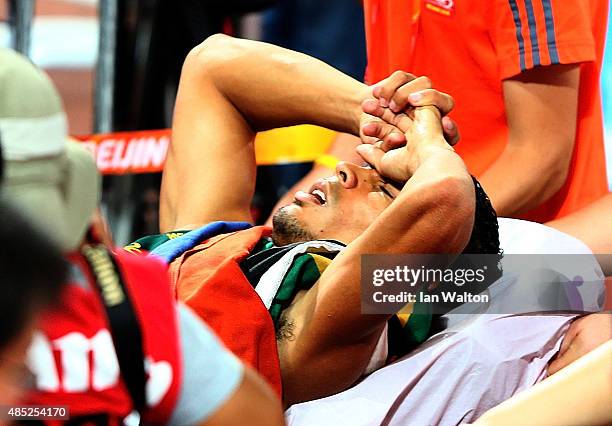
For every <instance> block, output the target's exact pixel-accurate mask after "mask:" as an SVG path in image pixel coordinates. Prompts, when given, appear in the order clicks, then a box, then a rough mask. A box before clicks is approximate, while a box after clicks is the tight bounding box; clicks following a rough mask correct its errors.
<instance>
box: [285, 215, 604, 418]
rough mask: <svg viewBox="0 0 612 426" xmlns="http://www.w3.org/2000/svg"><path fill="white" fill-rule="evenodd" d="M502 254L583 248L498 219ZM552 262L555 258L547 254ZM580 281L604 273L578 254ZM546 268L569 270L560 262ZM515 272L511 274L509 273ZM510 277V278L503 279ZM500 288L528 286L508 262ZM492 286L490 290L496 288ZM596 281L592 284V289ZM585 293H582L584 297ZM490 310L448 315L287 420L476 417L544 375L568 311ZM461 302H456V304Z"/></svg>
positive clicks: (558, 236)
mask: <svg viewBox="0 0 612 426" xmlns="http://www.w3.org/2000/svg"><path fill="white" fill-rule="evenodd" d="M500 241H501V244H502V248H503V249H504V253H505V254H517V253H530V254H583V255H589V254H591V252H590V251H589V249H588V248H587V247H586V246H585V245H584V244H583V243H582V242H580V241H578V240H576V239H574V238H572V237H569V236H567V235H565V234H563V233H561V232H558V231H556V230H554V229H551V228H548V227H546V226H543V225H539V224H535V223H531V222H525V221H520V220H515V219H500ZM552 259H553V260H552V263H555V262H554V258H552ZM583 259H585V260H583V262H584V263H585V264H584V265H582V267H581V272H583V276H584V278H585V280H589V281H596V280H601V282H602V285H601V286H600V287H598V290H597V291H598V292H599V293H601V292H603V274H602V273H601V269H600V268H599V265H598V264H597V262H596V260H595V259H594V258H593V257H592V256H583ZM546 267H547V268H548V269H549V270H551V271H554V273H558V274H560V276H561V275H566V274H570V273H571V272H572V271H566V270H565V269H566V265H565V264H564V263H563V262H556V263H555V264H548V265H546ZM513 274H514V275H513ZM508 277H510V278H508ZM504 278H505V282H503V283H502V284H500V286H503V288H504V289H505V288H510V289H514V288H520V287H521V286H525V285H528V284H529V283H528V282H525V281H528V280H522V279H521V276H520V274H519V273H517V272H516V271H512V265H505V264H504V277H502V279H501V280H500V281H504ZM496 284H498V283H495V284H493V286H491V292H492V294H494V293H495V291H496V289H495V288H494V286H495V285H496ZM592 288H593V287H592V286H591V289H592ZM583 297H584V295H583ZM587 299H589V300H591V301H592V303H590V305H589V304H588V303H587V304H585V309H586V310H599V308H600V306H598V300H602V298H601V297H600V294H592V295H590V297H589V295H587ZM491 305H492V306H491V309H490V310H486V311H481V312H479V313H476V314H474V313H472V314H469V315H464V314H457V313H456V312H459V311H460V309H458V310H455V311H453V312H451V313H450V314H448V315H447V317H448V319H449V323H448V328H447V329H446V330H444V331H443V332H441V333H438V334H436V335H435V336H432V337H431V338H430V339H429V340H428V341H427V342H425V343H424V344H423V345H421V346H420V347H419V348H417V349H416V350H415V351H413V352H411V353H409V354H408V355H406V356H405V357H403V358H402V359H401V360H400V361H398V362H396V363H394V364H391V365H389V366H387V367H385V368H383V369H381V370H378V371H376V372H374V373H373V374H371V375H369V376H367V377H366V378H365V379H364V380H363V381H361V382H360V383H358V384H357V385H355V386H354V387H352V388H350V389H348V390H346V391H344V392H341V393H339V394H336V395H332V396H329V397H326V398H322V399H319V400H315V401H310V402H306V403H301V404H296V405H294V406H292V407H290V408H289V410H287V412H286V419H287V423H288V424H289V425H292V426H302V425H308V426H310V425H317V426H319V425H322V426H323V425H347V426H358V425H378V424H389V425H418V426H422V425H456V424H460V423H469V422H472V421H474V420H476V419H477V418H478V417H479V416H480V415H482V414H483V413H484V412H485V411H487V410H488V409H490V408H492V407H494V406H495V405H497V404H499V403H500V402H502V401H504V400H506V399H508V398H510V397H511V396H513V395H514V394H516V393H517V392H519V391H521V390H523V389H526V388H529V387H531V386H533V385H534V384H535V383H537V382H538V381H540V380H542V379H543V378H544V377H545V374H546V366H547V363H548V362H549V360H550V359H551V358H552V357H553V356H554V355H555V354H556V352H557V351H558V348H559V346H560V345H561V341H562V338H563V336H564V334H565V332H566V331H567V328H568V327H569V323H570V321H571V319H572V317H573V316H572V315H562V314H556V315H551V314H548V315H537V316H533V315H508V314H506V315H502V314H491V313H489V314H486V315H485V313H487V311H488V312H500V311H498V310H497V311H496V310H495V309H496V307H494V306H493V305H495V298H492V303H491ZM460 308H461V307H460Z"/></svg>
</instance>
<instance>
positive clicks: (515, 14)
mask: <svg viewBox="0 0 612 426" xmlns="http://www.w3.org/2000/svg"><path fill="white" fill-rule="evenodd" d="M508 1H509V3H510V9H512V16H513V18H514V26H515V27H516V41H517V42H518V47H519V63H520V66H521V71H525V70H526V67H525V40H523V34H522V30H523V24H522V23H521V15H520V14H519V10H518V6H517V5H516V0H508Z"/></svg>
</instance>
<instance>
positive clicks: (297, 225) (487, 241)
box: [128, 36, 499, 405]
mask: <svg viewBox="0 0 612 426" xmlns="http://www.w3.org/2000/svg"><path fill="white" fill-rule="evenodd" d="M417 91H418V92H419V93H420V94H421V95H422V96H421V100H420V101H418V102H413V103H412V106H414V107H415V109H414V112H413V114H411V117H412V118H411V117H409V116H407V115H405V114H400V115H398V116H391V115H390V114H391V113H390V111H389V110H388V109H386V108H382V107H381V106H380V105H379V102H378V101H376V100H375V99H374V97H377V98H381V97H384V98H387V99H389V96H391V95H393V94H395V95H397V96H400V97H404V98H406V97H407V95H408V94H410V93H412V92H417ZM362 106H363V110H365V111H367V112H369V113H371V114H374V115H375V116H377V117H381V118H382V119H384V120H385V121H383V120H381V119H377V118H376V117H374V116H372V115H367V114H364V113H363V110H362ZM451 108H452V99H451V98H450V97H449V96H447V95H445V94H442V93H439V92H437V91H435V90H433V89H431V85H430V82H429V81H428V80H427V79H425V78H419V79H414V80H413V79H412V77H410V76H409V75H407V74H405V73H394V74H393V75H392V76H391V77H389V78H388V79H387V80H385V81H384V82H382V83H381V84H379V85H378V86H377V88H373V87H367V86H365V85H363V84H361V83H359V82H357V81H355V80H353V79H351V78H350V77H348V76H345V75H343V74H342V73H340V72H338V71H336V70H334V69H333V68H331V67H329V66H327V65H326V64H324V63H322V62H320V61H317V60H315V59H313V58H310V57H308V56H305V55H302V54H299V53H296V52H292V51H288V50H285V49H281V48H278V47H275V46H271V45H267V44H263V43H258V42H252V41H245V40H237V39H232V38H229V37H225V36H213V37H211V38H209V39H208V40H206V41H205V42H204V43H202V44H201V45H200V46H198V47H196V48H195V49H194V50H193V51H192V52H191V53H190V54H189V56H188V57H187V59H186V61H185V64H184V66H183V72H182V76H181V82H180V86H179V92H178V96H177V100H176V106H175V116H174V123H173V141H172V145H171V148H170V152H169V155H168V159H167V163H166V168H165V170H164V176H163V183H162V193H161V208H160V227H161V229H162V231H163V232H165V234H162V235H157V236H151V237H145V238H143V239H141V240H138V241H137V242H136V243H133V244H132V245H130V246H129V247H128V249H130V250H133V251H138V250H140V249H147V250H152V251H153V253H154V254H157V255H159V256H161V257H163V258H164V259H165V260H166V261H168V262H169V263H170V275H171V279H172V282H173V286H174V288H173V290H174V291H175V294H176V296H177V297H178V298H179V299H181V300H183V301H185V303H187V304H189V305H190V306H191V307H192V308H193V309H194V310H195V311H196V312H197V313H198V314H199V315H201V316H202V318H203V319H204V320H206V321H207V322H208V323H209V325H210V326H211V327H212V328H213V329H214V330H215V331H216V332H217V333H218V334H219V336H220V337H221V339H222V340H223V341H224V343H225V344H226V345H227V346H228V347H229V348H230V349H232V350H233V351H234V352H235V353H236V354H237V355H239V356H240V357H241V358H242V359H243V360H244V361H245V362H248V363H250V364H251V365H253V366H254V367H256V368H257V369H258V370H259V371H260V373H261V374H262V375H263V376H264V377H266V378H267V379H268V381H269V382H270V383H271V384H272V385H273V386H275V387H276V389H277V390H279V391H280V389H281V386H280V385H281V378H282V397H283V400H284V402H285V404H286V405H291V404H294V403H297V402H301V401H308V400H312V399H315V398H320V397H323V396H327V395H331V394H334V393H337V392H339V391H341V390H344V389H347V388H348V387H350V386H351V385H353V384H354V383H356V382H357V381H358V380H359V379H360V378H361V377H362V376H363V375H364V374H365V373H366V372H369V371H372V370H375V369H376V368H378V367H380V366H382V365H384V363H385V361H386V359H387V358H388V357H389V356H392V355H401V351H406V350H408V349H410V348H411V347H414V346H411V345H414V344H418V343H420V342H422V341H424V340H425V339H426V338H427V337H429V335H430V334H431V332H430V330H429V328H430V321H429V317H428V316H427V315H410V317H409V318H408V319H406V318H405V317H404V318H403V319H402V320H399V319H398V318H397V317H395V316H390V315H389V316H387V315H362V314H361V306H360V256H361V255H362V254H366V253H368V254H370V253H378V254H394V253H398V254H399V253H440V254H457V253H461V252H463V251H464V250H466V251H468V252H476V253H493V254H497V253H498V251H499V242H498V239H497V221H496V218H495V213H494V211H493V210H492V208H491V207H490V204H489V203H488V200H487V199H486V195H485V194H484V192H483V191H482V188H480V186H479V185H478V184H477V183H476V182H475V181H474V180H473V179H472V177H471V176H470V174H469V173H468V171H467V170H466V168H465V165H464V164H463V162H462V160H461V159H460V158H459V156H457V155H456V154H455V152H454V150H453V149H452V147H451V145H450V144H449V143H447V142H446V140H445V136H444V135H443V126H442V121H441V119H440V112H442V114H445V113H447V112H448V111H449V110H450V109H451ZM389 122H391V123H394V125H390V124H388V123H389ZM302 123H312V124H316V125H320V126H324V127H328V128H331V129H335V130H338V131H342V132H348V133H352V134H355V135H360V134H361V136H362V137H363V138H364V139H367V138H372V137H373V138H375V140H378V139H380V140H382V141H383V143H382V144H377V145H368V144H364V145H362V146H361V147H359V149H358V151H359V153H360V154H361V155H362V157H363V158H364V160H365V161H366V162H367V163H369V164H371V165H372V168H370V167H360V166H357V165H355V164H350V163H341V164H340V165H339V166H338V167H337V170H336V174H335V175H334V176H332V177H330V178H327V179H324V180H321V181H319V182H317V183H316V184H315V185H314V186H313V188H312V189H311V190H310V191H309V192H308V193H306V192H298V193H297V194H296V195H295V201H294V202H293V203H292V204H291V205H289V206H287V207H285V208H283V209H282V210H280V211H279V213H278V214H277V215H276V217H275V219H274V226H273V229H269V228H264V227H251V226H250V224H249V222H250V221H251V216H250V212H249V207H250V203H251V197H252V195H253V191H254V184H255V171H256V165H255V157H254V149H253V139H254V135H255V133H256V132H257V131H261V130H266V129H270V128H275V127H282V126H288V125H294V124H302ZM449 124H450V126H449ZM444 128H446V129H450V130H449V131H447V133H448V134H447V135H446V136H447V138H448V139H449V140H453V139H454V135H455V132H454V126H453V125H452V123H450V122H449V121H445V126H444ZM398 129H402V131H400V130H398ZM403 132H405V133H403ZM406 140H408V143H407V144H406ZM475 217H476V218H477V219H476V220H475ZM222 221H223V222H222ZM466 247H467V248H466ZM262 302H263V303H262ZM414 310H417V307H416V306H415V307H414ZM275 326H276V330H275ZM393 330H395V332H394V333H392V331H393ZM397 336H400V337H399V338H398V337H397ZM276 337H277V338H276ZM394 339H395V341H397V340H398V339H399V341H400V343H399V344H396V343H395V342H394V341H393V340H394ZM402 339H404V340H402ZM387 342H388V343H387ZM379 343H380V344H379ZM391 347H399V348H400V353H393V350H391Z"/></svg>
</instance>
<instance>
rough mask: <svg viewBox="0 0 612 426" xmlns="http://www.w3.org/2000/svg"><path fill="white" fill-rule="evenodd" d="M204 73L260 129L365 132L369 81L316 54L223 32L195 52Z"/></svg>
mask: <svg viewBox="0 0 612 426" xmlns="http://www.w3.org/2000/svg"><path fill="white" fill-rule="evenodd" d="M190 55H192V56H195V57H196V58H197V59H196V60H195V61H191V63H192V64H195V65H192V66H197V67H200V69H201V72H202V74H203V78H208V79H210V80H211V81H212V82H213V84H214V85H215V87H216V88H217V89H218V90H219V92H220V93H222V94H223V95H224V96H225V97H226V98H227V99H228V100H229V101H230V102H231V103H232V104H233V106H234V107H235V108H236V109H237V110H238V111H240V112H241V114H242V115H243V116H244V117H245V119H246V120H247V121H248V123H249V124H250V125H251V126H252V127H253V130H254V131H261V130H266V129H270V128H275V127H283V126H289V125H294V124H302V123H309V124H317V125H321V126H324V127H327V128H331V129H334V130H339V131H343V132H347V133H352V134H355V135H358V134H359V116H360V114H361V108H360V103H361V101H362V100H363V99H364V98H365V93H366V91H367V90H368V89H367V86H366V85H364V84H363V83H360V82H358V81H357V80H354V79H353V78H351V77H349V76H347V75H345V74H343V73H341V72H340V71H338V70H336V69H334V68H333V67H331V66H329V65H327V64H325V63H324V62H321V61H319V60H317V59H315V58H312V57H310V56H307V55H304V54H301V53H298V52H294V51H291V50H287V49H283V48H281V47H278V46H274V45H270V44H267V43H261V42H256V41H251V40H242V39H235V38H231V37H227V36H223V35H217V36H213V37H211V38H209V39H207V40H206V41H205V42H204V43H202V44H201V45H200V46H199V47H197V48H195V49H194V50H193V51H192V53H191V54H190Z"/></svg>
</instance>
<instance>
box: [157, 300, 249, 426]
mask: <svg viewBox="0 0 612 426" xmlns="http://www.w3.org/2000/svg"><path fill="white" fill-rule="evenodd" d="M178 319H179V321H178V322H179V333H180V347H181V357H182V361H183V374H182V380H181V389H180V391H179V397H178V401H177V403H176V406H175V407H174V411H173V413H172V416H171V417H170V421H169V422H168V424H169V425H177V426H179V425H180V426H185V425H196V424H200V423H202V422H203V421H205V420H206V419H208V418H209V417H210V416H211V415H212V414H213V413H214V412H215V411H217V410H218V409H219V408H220V407H221V406H222V405H223V403H225V402H226V401H227V400H228V399H229V398H230V397H231V396H232V394H233V393H234V392H235V391H236V390H237V389H238V386H239V385H240V383H241V382H242V376H243V374H244V367H243V365H242V363H241V362H240V361H239V360H238V358H236V356H234V355H233V354H232V353H231V352H230V351H229V350H227V349H226V348H225V347H224V346H223V344H222V343H221V342H219V340H218V338H217V337H216V336H215V335H214V333H213V332H212V331H211V330H210V328H208V326H207V325H206V324H204V322H203V321H202V320H200V319H199V318H198V317H196V315H195V314H193V312H191V310H190V309H189V308H187V307H186V306H185V305H183V304H181V303H179V304H178Z"/></svg>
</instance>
